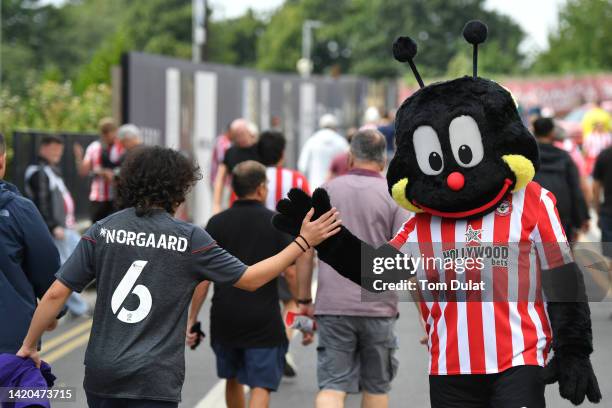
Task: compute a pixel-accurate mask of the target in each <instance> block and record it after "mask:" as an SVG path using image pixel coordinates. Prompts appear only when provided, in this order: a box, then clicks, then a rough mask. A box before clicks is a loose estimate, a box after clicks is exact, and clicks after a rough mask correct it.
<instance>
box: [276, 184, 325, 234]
mask: <svg viewBox="0 0 612 408" xmlns="http://www.w3.org/2000/svg"><path fill="white" fill-rule="evenodd" d="M288 197H289V198H284V199H282V200H280V201H279V202H278V204H277V205H276V210H277V211H278V214H276V215H275V216H274V218H273V219H272V223H273V224H274V226H275V227H276V229H278V230H280V231H283V232H286V233H287V234H290V235H292V236H294V237H295V236H297V235H298V234H299V233H300V228H301V227H302V221H304V217H305V216H306V213H307V212H308V211H310V209H311V208H313V207H314V209H315V212H314V214H313V216H312V219H311V221H315V220H316V219H317V218H319V217H320V216H321V215H322V214H325V213H326V212H327V211H329V210H331V205H330V203H329V196H328V195H327V192H326V191H325V190H324V189H322V188H317V189H316V190H315V192H314V194H313V195H312V198H311V197H310V196H309V195H308V194H306V193H305V192H304V191H302V190H300V189H299V188H292V189H291V190H290V191H289V194H288Z"/></svg>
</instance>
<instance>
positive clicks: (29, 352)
mask: <svg viewBox="0 0 612 408" xmlns="http://www.w3.org/2000/svg"><path fill="white" fill-rule="evenodd" d="M17 356H18V357H23V358H30V359H32V361H34V364H36V367H38V368H40V355H39V354H38V350H36V348H34V349H31V348H27V347H24V346H21V348H20V349H19V351H18V352H17Z"/></svg>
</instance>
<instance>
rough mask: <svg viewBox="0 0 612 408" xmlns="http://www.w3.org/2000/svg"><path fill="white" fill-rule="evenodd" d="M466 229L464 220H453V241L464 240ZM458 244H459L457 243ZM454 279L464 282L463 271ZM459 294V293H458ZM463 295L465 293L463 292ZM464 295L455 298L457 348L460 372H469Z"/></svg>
mask: <svg viewBox="0 0 612 408" xmlns="http://www.w3.org/2000/svg"><path fill="white" fill-rule="evenodd" d="M466 229H467V221H466V220H457V221H455V242H456V243H464V242H465V231H466ZM457 246H459V245H457ZM456 279H457V280H458V281H460V282H465V273H462V274H457V275H456ZM460 295H461V293H460ZM464 295H465V294H464ZM464 297H465V296H463V298H462V299H460V298H457V348H458V350H459V367H460V370H461V373H462V374H469V373H470V372H471V369H472V368H471V363H470V342H469V337H468V323H467V307H466V303H465V298H464Z"/></svg>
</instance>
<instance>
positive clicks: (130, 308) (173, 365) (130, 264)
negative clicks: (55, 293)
mask: <svg viewBox="0 0 612 408" xmlns="http://www.w3.org/2000/svg"><path fill="white" fill-rule="evenodd" d="M246 268H247V267H246V265H244V264H243V263H242V262H240V261H239V260H238V259H236V258H235V257H233V256H232V255H230V254H229V253H227V252H226V251H225V250H224V249H222V248H220V247H219V246H217V245H216V243H215V242H214V241H213V239H212V238H211V237H210V235H208V233H207V232H206V231H204V229H202V228H200V227H197V226H194V225H192V224H189V223H186V222H182V221H179V220H177V219H175V218H173V217H172V216H170V215H169V214H168V213H166V212H165V211H161V210H160V211H155V212H154V213H153V214H152V215H150V216H144V217H138V216H136V214H135V211H134V209H133V208H128V209H126V210H123V211H120V212H117V213H115V214H113V215H111V216H109V217H107V218H105V219H104V220H102V221H99V222H97V223H96V224H94V225H93V226H92V227H91V228H90V229H89V230H88V231H87V232H86V233H85V235H84V236H83V239H82V240H81V242H80V243H79V245H78V246H77V248H76V250H75V251H74V253H73V254H72V256H71V257H70V258H69V259H68V261H66V263H65V264H64V265H63V266H62V268H61V269H60V270H59V271H58V272H57V274H56V277H57V278H58V279H59V280H60V281H61V282H62V283H64V284H65V285H66V286H68V287H69V288H71V289H72V290H74V291H77V292H80V291H81V290H83V288H85V287H86V286H87V285H88V284H90V283H91V282H92V281H93V280H94V279H95V280H96V282H97V293H98V297H97V301H96V307H95V310H94V315H93V326H92V330H91V337H90V339H89V344H88V346H87V352H86V354H85V381H84V388H85V390H86V391H88V392H90V393H92V394H95V395H99V396H103V397H116V398H139V399H154V400H165V401H180V398H181V388H182V386H183V381H184V378H185V356H184V352H185V346H184V342H185V329H186V326H187V312H188V306H189V302H190V300H191V296H192V294H193V291H194V289H195V286H196V285H197V284H198V283H199V282H200V281H202V280H210V281H213V282H215V283H217V284H233V283H235V282H236V281H237V280H238V279H240V277H241V276H242V274H243V273H244V271H245V270H246Z"/></svg>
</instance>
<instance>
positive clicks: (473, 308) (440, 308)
mask: <svg viewBox="0 0 612 408" xmlns="http://www.w3.org/2000/svg"><path fill="white" fill-rule="evenodd" d="M432 243H434V244H432ZM435 243H438V244H437V245H436V244H435ZM485 243H487V244H488V245H494V246H498V247H500V246H506V247H508V246H511V247H512V246H513V247H515V248H518V249H517V250H514V251H513V250H510V251H506V253H508V254H509V255H508V257H513V259H508V260H507V261H508V262H507V264H506V265H504V263H503V262H494V261H493V260H491V259H488V260H487V261H486V262H485V263H484V264H483V266H482V268H473V269H471V270H470V269H468V270H466V271H465V272H464V273H462V274H459V273H456V272H455V270H454V269H451V268H449V269H445V270H439V269H442V268H448V266H447V265H444V266H442V267H440V266H436V265H435V264H434V265H431V264H430V265H426V266H425V265H422V268H421V267H419V268H417V277H418V278H419V279H427V281H429V282H431V281H438V282H450V281H451V280H453V279H455V280H462V279H463V280H464V281H466V280H468V279H469V280H472V281H479V280H481V279H483V278H484V277H485V275H486V276H487V277H488V278H489V279H490V282H491V283H492V286H493V291H492V292H493V293H496V294H501V296H500V297H495V300H493V299H492V298H491V297H490V296H491V292H486V291H483V292H481V293H478V291H475V292H474V293H473V294H475V296H476V298H470V301H465V298H464V299H458V298H456V299H453V298H451V297H452V291H451V297H448V296H446V297H444V298H443V299H439V298H436V296H435V295H434V296H431V293H428V294H427V295H429V296H425V295H426V293H424V290H427V289H428V288H425V289H423V288H421V287H420V286H417V287H419V289H420V294H421V301H420V303H419V309H420V312H421V316H422V318H423V320H424V321H425V323H426V331H427V334H428V337H429V340H428V349H429V373H430V374H431V375H455V374H490V373H499V372H502V371H504V370H506V369H508V368H510V367H515V366H522V365H538V366H544V365H545V363H546V359H547V356H548V352H549V350H550V343H551V338H552V333H551V332H552V330H551V326H550V321H549V319H548V315H547V312H546V302H545V298H544V295H543V291H542V287H541V274H540V272H541V270H543V269H552V268H555V267H557V266H560V265H563V264H565V263H570V262H572V261H573V259H572V256H571V253H570V251H569V245H568V243H567V240H566V237H565V233H564V231H563V228H562V226H561V222H560V220H559V216H558V213H557V210H556V207H555V198H554V196H553V194H552V193H550V192H549V191H547V190H545V189H543V188H542V187H540V185H539V184H537V183H535V182H531V183H529V184H528V185H527V187H526V188H524V189H522V190H520V191H518V192H515V193H512V194H508V195H507V196H506V198H505V199H504V200H503V201H502V202H501V203H500V204H499V206H498V207H497V209H496V210H495V211H492V212H490V213H488V214H486V215H484V216H482V217H480V218H475V219H470V220H466V219H442V218H440V217H436V216H432V215H431V214H427V213H419V214H417V215H416V216H414V217H412V218H411V219H410V220H408V221H407V222H406V223H404V225H403V227H402V228H401V229H400V231H399V232H398V234H397V235H396V236H395V238H393V239H392V240H391V241H390V244H391V245H393V246H394V247H395V248H397V249H398V250H400V251H401V252H403V253H406V254H410V255H411V256H413V257H414V256H415V255H418V256H424V257H428V256H429V257H434V258H436V257H440V256H443V255H442V252H444V251H445V250H449V249H450V250H453V247H458V246H460V245H468V246H470V245H472V246H479V245H484V244H485ZM508 244H513V245H508ZM522 244H524V245H522ZM525 248H534V249H533V250H530V249H525ZM437 268H439V269H437ZM421 289H422V290H421ZM483 293H484V294H483ZM457 296H459V294H457ZM479 296H484V297H485V299H482V298H479Z"/></svg>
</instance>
